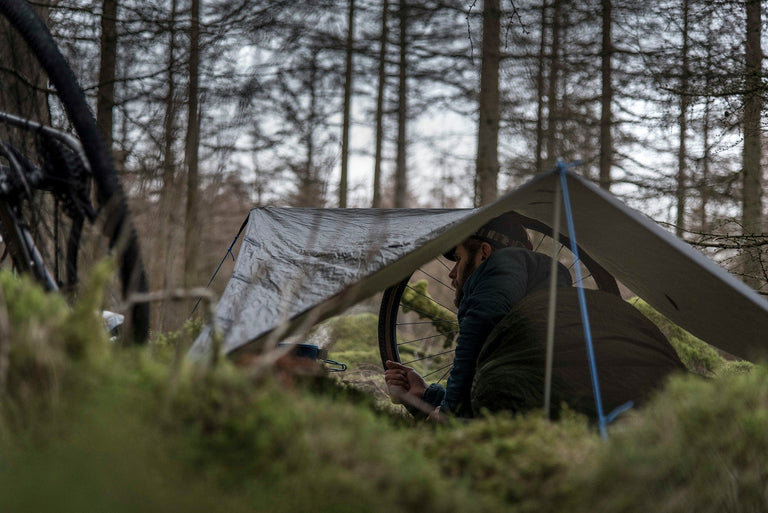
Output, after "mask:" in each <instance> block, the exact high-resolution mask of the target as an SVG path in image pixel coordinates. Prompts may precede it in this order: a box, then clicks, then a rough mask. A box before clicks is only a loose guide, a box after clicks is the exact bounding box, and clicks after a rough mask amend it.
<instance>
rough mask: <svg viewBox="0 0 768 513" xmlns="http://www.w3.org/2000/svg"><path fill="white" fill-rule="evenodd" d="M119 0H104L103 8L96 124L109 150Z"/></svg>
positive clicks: (110, 145)
mask: <svg viewBox="0 0 768 513" xmlns="http://www.w3.org/2000/svg"><path fill="white" fill-rule="evenodd" d="M117 4H118V2H117V0H104V1H103V2H102V4H101V5H102V8H101V39H100V45H99V48H100V62H99V85H98V95H97V101H96V122H97V123H98V124H99V127H100V128H101V131H102V133H103V134H104V140H105V142H106V144H107V148H110V149H112V140H113V108H114V105H115V72H116V67H117Z"/></svg>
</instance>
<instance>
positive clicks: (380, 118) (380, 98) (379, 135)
mask: <svg viewBox="0 0 768 513" xmlns="http://www.w3.org/2000/svg"><path fill="white" fill-rule="evenodd" d="M388 14H389V0H383V1H382V5H381V36H380V37H381V40H380V41H379V62H378V80H379V81H378V88H377V92H376V153H375V155H374V157H373V201H372V202H371V206H372V207H373V208H379V207H381V159H382V144H383V142H384V91H386V85H387V76H386V69H387V17H388Z"/></svg>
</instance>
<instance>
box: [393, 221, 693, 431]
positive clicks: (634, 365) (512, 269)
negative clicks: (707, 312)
mask: <svg viewBox="0 0 768 513" xmlns="http://www.w3.org/2000/svg"><path fill="white" fill-rule="evenodd" d="M518 219H519V218H518V216H517V215H516V214H515V213H514V212H510V213H508V214H504V215H503V216H500V217H497V218H495V219H492V220H491V221H489V222H488V223H487V224H486V225H484V226H483V227H482V228H480V229H479V230H478V231H477V232H476V233H475V234H473V235H472V236H470V237H469V238H468V239H466V240H465V241H464V242H462V243H461V244H459V245H458V246H456V247H455V248H453V249H452V250H451V251H449V252H448V253H447V254H446V255H445V256H446V257H447V258H449V259H450V260H452V261H454V262H455V265H454V267H453V269H452V270H451V272H450V274H449V278H450V279H451V282H452V284H453V286H454V288H455V289H456V299H455V303H456V306H457V307H458V314H457V317H458V321H459V336H458V341H457V345H456V352H455V356H454V361H453V367H452V368H451V373H450V377H449V378H448V382H447V384H446V386H445V387H442V386H441V385H438V384H431V385H428V384H427V383H426V382H425V381H424V379H423V378H422V377H421V376H420V375H419V374H418V373H417V372H416V371H415V370H413V369H412V368H410V367H406V366H404V365H401V364H400V363H397V362H393V361H387V362H386V364H385V366H386V370H385V373H384V377H385V380H386V383H387V386H388V389H389V393H390V395H391V396H392V400H393V401H394V402H398V403H403V404H404V405H405V406H406V407H407V408H408V410H409V411H410V412H411V413H412V414H414V415H415V416H422V417H428V418H429V419H430V420H441V419H444V418H445V416H446V415H455V416H458V417H473V416H477V415H479V414H480V413H481V412H482V411H484V410H488V411H491V412H495V411H501V410H507V411H511V412H525V411H528V410H531V409H536V408H542V407H543V406H544V373H545V358H546V347H545V346H546V326H547V311H548V300H549V284H550V269H551V262H552V261H551V258H550V257H549V256H547V255H544V254H542V253H538V252H535V251H533V250H532V245H531V242H530V239H529V237H528V234H527V232H526V230H525V228H524V227H523V226H522V225H521V224H520V223H519V222H518ZM556 280H557V286H558V290H557V311H556V315H555V318H556V322H555V348H554V357H553V367H552V389H551V391H552V392H551V393H552V396H551V403H550V404H551V409H552V410H551V412H550V415H552V417H553V418H556V417H557V415H558V412H559V408H560V405H561V403H563V402H564V403H567V404H568V406H569V407H570V408H571V409H574V410H576V411H578V412H581V413H584V414H586V415H588V416H590V417H592V418H596V417H597V411H596V408H595V400H594V396H593V391H592V381H591V377H590V372H589V364H588V360H587V352H586V344H585V341H584V334H583V327H582V322H581V317H580V310H579V306H578V298H577V289H576V288H575V287H572V286H571V284H572V279H571V276H570V273H569V271H568V269H566V268H565V266H563V265H562V264H559V263H558V265H557V276H556ZM584 292H585V295H586V299H587V311H588V313H589V319H590V327H591V330H592V340H593V347H594V352H595V361H596V363H597V369H598V377H599V382H600V391H601V398H602V404H603V410H604V412H605V413H608V412H610V411H612V410H613V409H615V408H617V407H619V406H622V405H624V404H626V403H628V402H629V401H632V402H633V404H635V405H638V404H641V403H642V402H643V401H644V400H645V399H647V398H648V396H649V394H650V393H651V392H653V391H654V390H655V389H657V388H659V387H660V386H661V385H662V384H663V382H664V381H665V379H666V378H667V376H668V375H669V374H670V373H673V372H675V371H684V370H685V367H684V366H683V364H682V363H681V361H680V359H679V358H678V356H677V354H676V353H675V351H674V349H673V348H672V346H671V345H670V344H669V342H668V341H667V339H666V338H665V337H664V335H663V334H662V333H661V332H660V331H659V329H658V328H657V327H656V326H655V325H654V324H653V323H652V322H651V321H649V320H648V319H647V318H646V317H645V316H643V315H642V314H641V313H640V312H639V311H638V310H637V309H636V308H634V307H633V306H631V305H629V304H628V303H626V302H625V301H623V300H622V299H621V298H620V297H618V296H616V295H614V294H610V293H607V292H602V291H597V290H585V291H584Z"/></svg>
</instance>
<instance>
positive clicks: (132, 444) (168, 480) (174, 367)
mask: <svg viewBox="0 0 768 513" xmlns="http://www.w3.org/2000/svg"><path fill="white" fill-rule="evenodd" d="M108 275H109V267H108V266H106V265H105V266H104V267H103V268H101V269H99V270H98V272H96V273H94V275H93V280H92V284H91V287H90V289H89V291H88V292H86V293H85V294H83V296H82V297H81V298H80V299H79V301H78V303H77V306H76V307H68V306H67V305H66V304H65V303H64V302H63V301H62V300H61V299H60V298H58V297H57V296H53V295H49V294H44V293H42V292H41V291H39V290H38V289H37V288H36V287H35V286H33V285H31V284H29V283H27V282H26V281H24V280H19V279H17V278H15V277H13V276H11V275H9V274H2V275H0V290H1V291H2V298H0V341H2V350H1V351H0V384H1V385H2V396H1V398H0V453H1V454H2V457H1V458H0V504H2V510H3V511H9V512H47V511H56V512H64V513H66V512H82V511H110V512H117V513H119V512H129V511H131V512H133V511H141V512H154V511H157V512H160V511H163V512H165V511H187V512H197V511H200V512H203V511H205V512H210V511H228V512H238V511H249V512H250V511H313V512H317V511H319V512H322V511H333V512H345V511H350V512H352V511H355V512H359V511H374V512H375V511H413V512H430V511H441V512H442V511H448V512H450V511H502V510H503V511H537V512H547V511H552V512H555V511H557V512H561V511H569V512H592V511H605V512H621V511H626V512H647V511H661V512H672V511H680V512H683V511H685V512H688V511H697V512H700V511H703V512H709V511H711V512H715V511H765V510H767V509H768V501H767V499H766V497H768V488H767V485H766V483H768V438H766V437H765V433H766V432H768V370H766V368H765V367H764V366H762V365H757V366H755V367H754V368H752V367H751V366H749V365H744V364H739V365H738V366H737V367H738V368H737V369H736V370H734V369H733V368H732V369H731V370H730V371H728V372H724V369H725V368H726V367H733V366H734V365H736V364H733V363H728V362H725V363H723V362H720V363H718V362H717V361H716V360H714V359H713V360H712V362H711V363H712V365H713V368H711V369H708V371H707V373H708V375H709V377H707V378H702V377H701V376H698V375H695V374H693V373H691V374H689V375H685V376H678V377H675V378H674V379H672V380H671V381H670V383H669V384H668V386H667V387H666V388H665V389H664V390H663V391H662V392H660V393H659V394H658V395H657V396H656V397H655V398H654V399H653V400H652V401H651V402H650V403H649V404H648V405H647V406H646V407H645V408H644V409H642V410H637V411H632V412H630V413H629V414H626V415H624V416H622V417H621V418H620V420H618V421H617V422H616V423H615V424H613V425H612V426H610V428H609V437H608V439H607V440H602V439H601V438H600V437H599V436H598V434H597V433H596V430H595V429H594V427H593V426H591V425H589V424H588V422H587V421H586V420H585V419H584V418H583V417H580V416H578V415H575V414H566V415H564V416H563V418H562V419H561V420H560V421H558V422H556V423H552V422H548V421H546V420H544V419H543V418H542V416H541V415H540V414H539V413H537V412H534V413H531V414H528V415H525V416H518V417H512V416H508V415H498V416H490V417H487V418H483V419H479V420H475V421H471V422H452V423H449V424H448V425H444V426H434V425H431V424H426V423H422V422H416V421H414V420H412V419H410V418H409V417H406V416H404V415H402V414H401V413H400V412H399V410H397V408H399V407H394V406H392V405H385V404H383V403H382V402H381V401H380V400H379V399H377V398H376V397H375V396H373V395H372V394H370V393H369V389H368V388H366V387H359V386H357V385H356V383H355V382H354V381H353V380H351V379H348V378H344V377H341V378H339V376H338V375H328V374H326V373H324V372H323V371H322V369H321V368H320V367H317V368H314V367H308V366H303V365H300V364H296V365H295V367H294V368H292V361H291V360H287V361H286V360H284V361H283V362H282V364H281V365H278V366H277V367H272V366H263V365H258V364H253V365H247V366H235V365H233V364H232V363H231V362H228V361H222V362H220V363H218V364H217V365H215V366H211V365H207V364H206V363H205V362H190V361H187V360H185V359H183V358H179V355H180V354H183V351H182V350H181V349H182V348H183V347H185V346H186V345H187V344H188V343H189V340H190V337H192V336H194V330H193V329H190V330H189V331H188V332H186V333H185V332H181V333H177V334H170V335H166V336H163V337H156V339H155V340H154V341H153V342H152V343H151V344H150V345H148V346H147V347H145V348H138V349H124V348H123V349H120V348H118V347H116V346H115V345H114V343H112V342H110V341H109V339H108V337H107V335H106V333H105V332H104V331H103V329H102V327H101V320H100V317H99V313H98V305H99V304H100V303H101V288H102V284H103V282H104V281H105V280H106V279H107V277H108ZM335 322H336V323H337V325H336V326H335V329H337V330H338V333H346V335H345V336H344V337H345V338H343V339H340V342H339V343H340V346H339V347H340V349H342V350H343V351H340V354H342V353H344V352H352V351H362V350H363V348H361V347H357V345H356V343H355V340H354V339H355V338H359V339H360V340H361V341H364V340H365V341H367V342H366V343H368V344H370V340H369V337H370V333H365V332H364V331H365V330H364V329H363V327H365V326H368V328H371V327H375V324H374V323H372V322H371V319H370V318H363V319H349V320H341V321H339V320H337V321H335ZM346 322H350V323H357V324H354V329H347V330H346V331H344V329H345V328H344V326H343V324H344V323H346ZM682 338H684V337H681V340H682ZM683 342H684V341H683ZM361 343H362V342H361ZM681 343H682V342H681ZM675 347H676V348H677V349H678V351H680V349H679V348H678V345H677V344H676V346H675ZM372 349H373V351H372V353H373V357H372V359H371V360H370V361H368V360H365V359H362V360H361V363H360V365H367V364H370V365H374V364H375V362H376V359H375V358H376V353H375V348H372ZM350 354H351V353H350ZM710 356H711V355H710ZM715 356H717V355H715ZM361 358H362V357H361ZM718 358H719V356H718ZM693 360H695V359H692V360H690V361H693ZM696 361H697V362H699V361H698V360H696ZM686 363H690V362H688V361H687V362H686ZM699 363H700V362H699ZM699 363H696V365H699ZM702 365H703V364H702Z"/></svg>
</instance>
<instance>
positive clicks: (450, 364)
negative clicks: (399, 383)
mask: <svg viewBox="0 0 768 513" xmlns="http://www.w3.org/2000/svg"><path fill="white" fill-rule="evenodd" d="M452 367H453V363H449V364H448V365H443V366H442V367H439V368H437V369H435V370H433V371H431V372H429V373H427V374H424V376H422V377H423V378H428V377H430V376H434V375H435V374H437V373H438V372H440V371H443V370H445V369H448V370H447V371H446V372H445V373H444V374H443V375H442V376H440V379H438V380H437V382H438V383H440V382H441V381H443V380H444V379H445V377H446V376H448V374H449V373H450V372H451V368H452Z"/></svg>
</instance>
